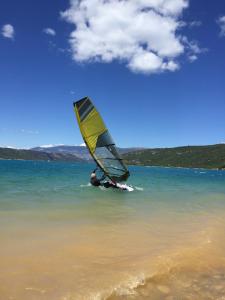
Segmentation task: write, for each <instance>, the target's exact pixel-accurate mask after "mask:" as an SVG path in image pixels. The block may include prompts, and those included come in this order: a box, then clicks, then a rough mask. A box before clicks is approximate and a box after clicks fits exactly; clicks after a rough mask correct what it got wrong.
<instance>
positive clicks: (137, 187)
mask: <svg viewBox="0 0 225 300" xmlns="http://www.w3.org/2000/svg"><path fill="white" fill-rule="evenodd" d="M134 188H135V190H137V191H144V188H142V187H139V186H135V187H134Z"/></svg>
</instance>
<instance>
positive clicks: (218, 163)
mask: <svg viewBox="0 0 225 300" xmlns="http://www.w3.org/2000/svg"><path fill="white" fill-rule="evenodd" d="M119 151H120V153H121V155H122V157H123V159H124V160H125V162H126V163H127V164H128V165H138V166H159V167H178V168H198V169H199V168H200V169H201V168H203V169H220V170H225V144H215V145H206V146H183V147H174V148H154V149H145V148H119ZM0 159H13V160H42V161H67V162H92V159H91V157H90V155H89V154H88V151H87V148H86V147H80V146H59V147H49V148H47V149H43V148H41V147H36V148H33V149H30V150H24V149H13V148H3V147H0Z"/></svg>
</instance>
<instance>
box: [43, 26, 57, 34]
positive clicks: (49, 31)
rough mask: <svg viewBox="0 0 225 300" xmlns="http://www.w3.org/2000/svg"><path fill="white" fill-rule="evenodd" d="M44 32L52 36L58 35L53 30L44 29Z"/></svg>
mask: <svg viewBox="0 0 225 300" xmlns="http://www.w3.org/2000/svg"><path fill="white" fill-rule="evenodd" d="M43 32H44V33H46V34H48V35H52V36H55V35H56V32H55V30H54V29H52V28H44V29H43Z"/></svg>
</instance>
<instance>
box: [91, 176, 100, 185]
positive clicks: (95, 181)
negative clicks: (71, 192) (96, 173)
mask: <svg viewBox="0 0 225 300" xmlns="http://www.w3.org/2000/svg"><path fill="white" fill-rule="evenodd" d="M90 183H91V184H92V185H93V186H100V185H102V184H101V181H100V180H99V179H98V178H97V177H94V178H91V180H90Z"/></svg>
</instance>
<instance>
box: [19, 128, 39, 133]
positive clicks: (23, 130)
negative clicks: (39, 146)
mask: <svg viewBox="0 0 225 300" xmlns="http://www.w3.org/2000/svg"><path fill="white" fill-rule="evenodd" d="M20 131H21V132H22V133H25V134H39V131H38V130H27V129H21V130H20Z"/></svg>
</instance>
